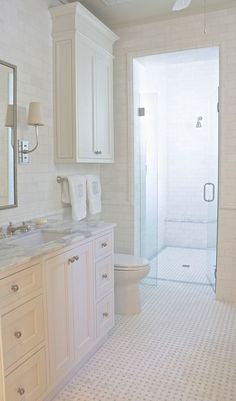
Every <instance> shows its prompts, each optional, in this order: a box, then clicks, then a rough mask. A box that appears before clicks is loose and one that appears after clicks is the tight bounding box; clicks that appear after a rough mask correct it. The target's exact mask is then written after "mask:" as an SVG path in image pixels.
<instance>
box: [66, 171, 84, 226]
mask: <svg viewBox="0 0 236 401" xmlns="http://www.w3.org/2000/svg"><path fill="white" fill-rule="evenodd" d="M68 183H69V191H70V200H71V206H72V218H73V220H81V219H84V218H85V217H86V214H87V208H86V176H85V175H70V176H68Z"/></svg>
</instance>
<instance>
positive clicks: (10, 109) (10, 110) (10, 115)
mask: <svg viewBox="0 0 236 401" xmlns="http://www.w3.org/2000/svg"><path fill="white" fill-rule="evenodd" d="M5 127H9V128H13V127H14V105H13V104H8V106H7V114H6V122H5Z"/></svg>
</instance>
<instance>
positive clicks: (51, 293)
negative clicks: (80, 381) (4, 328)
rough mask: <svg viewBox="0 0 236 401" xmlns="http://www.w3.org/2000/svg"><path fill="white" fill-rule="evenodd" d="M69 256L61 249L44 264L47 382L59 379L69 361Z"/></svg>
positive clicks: (63, 374)
mask: <svg viewBox="0 0 236 401" xmlns="http://www.w3.org/2000/svg"><path fill="white" fill-rule="evenodd" d="M70 256H71V252H70V253H69V252H65V253H63V254H61V255H58V256H56V257H54V258H51V259H49V260H48V261H47V262H46V265H45V271H46V288H47V310H48V336H49V338H48V340H49V359H50V381H51V383H57V382H58V381H60V379H62V378H63V377H64V376H65V375H66V374H67V373H68V372H69V370H70V368H71V366H72V364H73V356H74V353H73V320H72V297H71V277H70V263H69V261H68V260H69V258H70Z"/></svg>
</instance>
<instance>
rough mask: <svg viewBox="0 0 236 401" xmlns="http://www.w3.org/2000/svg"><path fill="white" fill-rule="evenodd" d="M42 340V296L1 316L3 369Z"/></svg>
mask: <svg viewBox="0 0 236 401" xmlns="http://www.w3.org/2000/svg"><path fill="white" fill-rule="evenodd" d="M43 340H44V320H43V300H42V296H40V297H37V298H34V299H32V300H31V301H29V302H26V303H25V304H23V305H21V306H19V307H18V308H16V309H14V310H13V311H11V312H9V313H7V314H6V315H4V316H3V317H2V344H3V359H4V367H5V369H6V368H8V367H9V366H10V365H12V364H13V363H14V362H16V361H18V360H19V359H20V358H21V357H22V356H23V355H25V354H26V353H27V352H29V351H30V350H31V349H33V348H34V347H36V346H37V345H38V344H40V342H42V341H43Z"/></svg>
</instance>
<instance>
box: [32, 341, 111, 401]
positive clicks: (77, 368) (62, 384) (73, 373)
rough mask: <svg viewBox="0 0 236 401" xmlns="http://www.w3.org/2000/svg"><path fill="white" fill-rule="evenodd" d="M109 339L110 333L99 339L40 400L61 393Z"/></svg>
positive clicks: (51, 397)
mask: <svg viewBox="0 0 236 401" xmlns="http://www.w3.org/2000/svg"><path fill="white" fill-rule="evenodd" d="M107 339H108V334H107V335H106V336H105V337H103V338H102V339H101V340H100V341H98V343H97V344H96V345H95V347H93V348H92V349H91V351H90V352H89V354H88V355H86V356H85V357H84V358H83V359H82V360H81V361H80V362H79V363H78V364H77V365H76V366H75V367H74V368H73V369H72V370H71V372H70V373H69V374H68V375H67V376H66V377H64V379H63V380H62V381H61V382H60V383H59V384H58V385H57V386H56V387H54V388H53V389H52V390H51V391H49V393H48V394H47V395H46V396H44V397H43V398H42V399H41V400H39V401H52V400H53V399H54V398H55V397H56V396H57V395H58V394H59V393H60V391H62V390H63V388H64V387H65V386H66V385H67V384H68V383H69V382H70V381H71V380H72V379H73V377H74V376H76V375H77V374H78V373H79V371H80V369H82V368H83V367H84V365H85V363H86V362H87V361H88V360H89V359H90V358H91V357H92V356H93V355H94V354H95V353H96V352H97V351H98V350H99V348H101V347H102V346H103V344H104V343H105V342H106V341H107Z"/></svg>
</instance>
